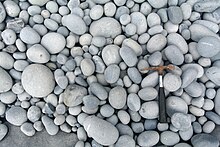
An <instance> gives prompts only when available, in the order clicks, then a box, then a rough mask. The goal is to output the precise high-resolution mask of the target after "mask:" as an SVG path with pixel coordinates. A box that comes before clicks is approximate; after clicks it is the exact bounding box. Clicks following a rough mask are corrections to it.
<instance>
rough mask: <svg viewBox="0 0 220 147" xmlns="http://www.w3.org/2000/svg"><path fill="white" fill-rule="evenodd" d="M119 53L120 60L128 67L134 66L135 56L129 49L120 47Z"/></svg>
mask: <svg viewBox="0 0 220 147" xmlns="http://www.w3.org/2000/svg"><path fill="white" fill-rule="evenodd" d="M119 53H120V56H121V58H122V59H123V60H124V62H125V63H126V64H127V65H128V66H129V67H132V66H135V65H136V64H137V62H138V59H137V55H136V53H135V52H134V51H133V50H132V49H131V48H130V47H127V46H126V47H125V46H124V47H121V48H120V50H119Z"/></svg>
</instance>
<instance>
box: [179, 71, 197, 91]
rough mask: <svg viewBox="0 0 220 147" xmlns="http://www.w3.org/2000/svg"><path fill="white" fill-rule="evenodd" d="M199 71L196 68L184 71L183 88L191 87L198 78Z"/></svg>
mask: <svg viewBox="0 0 220 147" xmlns="http://www.w3.org/2000/svg"><path fill="white" fill-rule="evenodd" d="M197 75H198V71H197V70H196V69H194V68H188V69H186V70H184V71H183V74H182V86H181V87H182V88H185V87H187V86H188V85H190V84H191V83H192V82H193V81H194V80H195V79H196V77H197Z"/></svg>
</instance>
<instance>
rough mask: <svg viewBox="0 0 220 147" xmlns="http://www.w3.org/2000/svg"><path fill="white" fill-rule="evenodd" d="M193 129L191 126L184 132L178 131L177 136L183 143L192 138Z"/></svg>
mask: <svg viewBox="0 0 220 147" xmlns="http://www.w3.org/2000/svg"><path fill="white" fill-rule="evenodd" d="M193 133H194V131H193V127H192V126H191V127H190V128H189V129H187V130H186V131H179V135H180V137H181V138H182V140H184V141H188V140H190V139H191V137H192V136H193Z"/></svg>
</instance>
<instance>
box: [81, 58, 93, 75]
mask: <svg viewBox="0 0 220 147" xmlns="http://www.w3.org/2000/svg"><path fill="white" fill-rule="evenodd" d="M80 68H81V71H82V73H83V74H84V75H85V76H90V75H92V74H93V73H94V72H95V64H94V63H93V61H92V60H91V59H83V60H82V61H81V63H80Z"/></svg>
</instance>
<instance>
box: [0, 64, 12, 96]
mask: <svg viewBox="0 0 220 147" xmlns="http://www.w3.org/2000/svg"><path fill="white" fill-rule="evenodd" d="M0 81H1V84H0V93H2V92H7V91H9V90H10V89H11V88H12V84H13V81H12V78H11V76H10V75H9V74H8V72H6V71H5V70H4V69H2V68H1V67H0Z"/></svg>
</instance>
